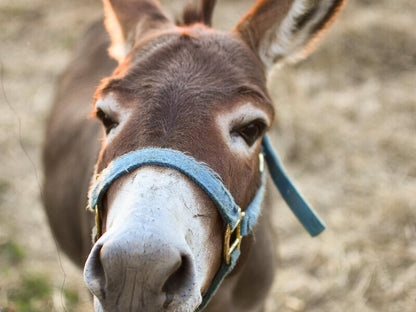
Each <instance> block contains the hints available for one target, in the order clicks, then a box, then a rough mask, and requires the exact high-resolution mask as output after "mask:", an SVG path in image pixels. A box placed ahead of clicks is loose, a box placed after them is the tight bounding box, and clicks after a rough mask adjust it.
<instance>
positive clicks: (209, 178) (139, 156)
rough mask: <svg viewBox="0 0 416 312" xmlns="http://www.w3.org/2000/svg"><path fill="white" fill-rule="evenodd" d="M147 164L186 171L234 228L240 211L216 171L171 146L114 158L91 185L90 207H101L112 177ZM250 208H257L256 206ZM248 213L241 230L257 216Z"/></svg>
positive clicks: (245, 229)
mask: <svg viewBox="0 0 416 312" xmlns="http://www.w3.org/2000/svg"><path fill="white" fill-rule="evenodd" d="M149 165H150V166H151V165H154V166H163V167H169V168H173V169H176V170H178V171H180V172H182V173H183V174H185V175H186V176H187V177H189V178H190V179H191V180H192V181H193V182H195V183H196V184H197V185H198V186H199V187H201V188H202V189H203V190H204V192H205V193H207V194H208V195H209V197H210V198H211V199H212V201H213V202H214V204H215V205H216V207H217V209H218V210H219V212H220V214H221V216H222V219H223V220H224V223H225V224H229V225H230V226H231V229H232V230H234V229H235V227H236V225H237V223H238V222H239V220H240V215H241V213H240V211H239V207H238V205H237V204H236V203H235V201H234V198H233V197H232V195H231V194H230V192H229V191H228V190H227V188H226V187H225V186H224V184H223V183H222V182H221V180H220V177H219V176H218V174H217V173H215V172H214V171H213V170H211V169H210V168H208V166H206V165H205V164H203V163H201V162H198V161H196V160H195V159H194V158H192V157H190V156H187V155H185V154H184V153H182V152H180V151H176V150H171V149H164V148H145V149H140V150H137V151H134V152H130V153H128V154H125V155H123V156H121V157H119V158H117V159H116V160H114V161H113V162H112V163H111V164H110V165H109V166H108V167H107V168H106V169H104V170H103V171H102V173H101V174H100V175H99V176H98V178H97V180H96V182H95V184H94V185H93V187H92V188H91V191H90V196H89V197H90V198H89V201H90V207H91V208H92V209H94V208H95V207H98V208H99V209H100V207H101V206H102V199H103V197H104V194H105V192H106V190H107V189H108V188H109V187H110V185H111V184H112V183H113V182H114V181H115V180H117V179H118V178H120V177H121V176H123V175H125V174H126V173H129V172H131V171H133V170H134V169H137V168H139V167H142V166H149ZM258 201H259V202H261V199H260V198H259V200H258ZM247 209H249V208H247ZM250 209H254V210H255V211H259V210H260V209H259V208H258V207H252V208H250ZM248 214H249V215H250V220H249V221H248V220H243V228H244V234H246V233H248V232H249V231H250V229H251V227H252V226H253V224H254V223H255V222H256V219H257V216H256V213H251V212H249V211H248ZM244 234H243V235H244Z"/></svg>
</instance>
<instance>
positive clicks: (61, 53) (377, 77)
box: [0, 0, 416, 312]
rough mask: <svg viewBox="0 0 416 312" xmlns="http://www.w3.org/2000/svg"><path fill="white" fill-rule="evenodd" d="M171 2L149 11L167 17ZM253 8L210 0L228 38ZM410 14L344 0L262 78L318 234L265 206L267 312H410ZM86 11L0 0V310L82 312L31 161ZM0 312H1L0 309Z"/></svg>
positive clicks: (81, 296) (415, 261) (414, 281)
mask: <svg viewBox="0 0 416 312" xmlns="http://www.w3.org/2000/svg"><path fill="white" fill-rule="evenodd" d="M182 2H183V1H178V0H175V1H167V0H166V1H162V3H163V4H164V5H165V6H166V8H167V9H169V11H170V12H173V14H175V12H178V11H179V8H180V7H181V6H182ZM253 3H254V1H241V0H219V1H218V6H217V8H216V14H215V16H216V18H215V23H214V25H215V26H216V27H218V28H221V29H230V28H231V27H233V25H235V23H236V22H237V21H238V19H239V18H240V17H241V16H242V15H243V14H244V13H245V12H246V11H248V9H249V8H250V7H251V6H252V5H253ZM415 12H416V2H415V1H414V0H395V1H389V0H377V1H375V0H349V1H348V3H347V5H346V7H345V9H344V10H343V12H342V13H341V15H340V17H339V18H338V20H337V21H336V22H335V24H334V25H333V27H332V28H331V29H330V30H329V32H328V33H327V35H326V36H325V38H324V40H323V41H322V43H321V45H320V46H319V48H318V49H317V50H316V51H315V53H313V54H312V55H311V57H309V58H308V59H307V60H305V61H303V62H301V63H299V64H297V65H296V66H292V67H285V68H283V69H280V70H275V71H273V72H272V73H271V77H270V78H271V79H270V80H269V89H270V93H271V95H272V97H273V99H274V102H275V104H276V110H277V120H276V125H275V127H274V129H273V130H272V132H273V133H272V138H273V141H274V144H275V146H276V148H277V150H278V151H279V154H280V156H281V157H282V158H283V161H284V163H285V165H286V167H287V169H288V171H289V172H290V173H291V175H292V176H293V177H294V179H295V180H296V181H297V184H298V186H299V188H300V189H301V190H302V192H303V193H304V194H305V196H306V197H307V198H308V200H309V201H310V202H311V203H312V204H313V205H314V207H315V209H316V210H317V211H319V214H320V215H321V217H322V218H323V219H324V220H325V221H326V223H327V225H328V230H327V231H325V232H324V234H323V235H321V236H319V237H318V238H314V239H312V238H310V237H309V236H308V234H307V233H306V232H305V231H304V230H303V229H302V227H301V226H300V224H299V223H298V222H297V221H296V220H295V218H294V217H293V216H292V214H291V212H290V211H289V209H287V207H286V206H285V204H284V203H283V202H282V201H281V199H280V198H279V197H278V196H277V195H276V198H277V199H276V207H275V210H274V211H275V212H274V218H273V220H272V221H273V224H274V227H275V231H276V235H277V238H278V241H277V240H276V243H277V244H278V245H279V269H278V271H277V276H276V280H275V284H274V287H273V290H272V293H271V295H270V298H269V300H268V303H267V311H268V312H272V311H276V312H292V311H308V312H309V311H360V312H365V311H391V312H397V311H403V312H406V311H409V312H410V311H412V312H413V311H416V218H415V214H416V36H415V29H416V18H415ZM101 14H102V7H101V2H100V1H99V0H72V1H64V0H55V1H47V0H0V65H1V77H0V78H1V81H0V307H3V308H6V307H7V311H19V312H21V311H91V307H92V304H91V302H90V296H89V294H88V292H87V291H86V290H85V288H84V285H83V280H82V275H81V272H80V271H79V270H77V269H76V268H74V267H73V266H72V265H71V264H70V263H69V261H68V260H67V259H66V257H65V256H64V255H63V254H62V253H60V252H59V250H58V248H57V246H56V243H55V241H54V239H53V237H52V236H51V234H50V231H49V228H48V225H47V224H46V218H45V214H44V212H43V210H42V205H41V200H40V198H41V195H40V186H41V184H42V168H41V165H40V151H41V146H42V140H43V136H44V128H45V120H46V118H47V115H48V111H49V109H50V106H51V103H52V100H53V96H54V90H55V89H54V86H55V83H56V80H57V78H58V77H59V74H60V73H61V72H62V71H63V69H64V68H65V66H66V64H67V62H68V61H69V59H70V56H71V51H72V50H73V48H74V45H75V43H76V41H77V38H78V37H79V36H80V34H81V33H82V31H83V30H84V29H85V27H86V26H87V25H88V24H89V23H90V22H91V21H93V20H95V19H97V18H98V17H99V16H101ZM0 311H3V310H2V309H1V308H0Z"/></svg>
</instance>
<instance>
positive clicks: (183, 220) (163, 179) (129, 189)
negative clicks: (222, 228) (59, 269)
mask: <svg viewBox="0 0 416 312" xmlns="http://www.w3.org/2000/svg"><path fill="white" fill-rule="evenodd" d="M178 195H179V196H178ZM206 197H207V195H206V194H205V193H204V192H203V191H202V190H200V189H199V188H198V187H197V186H196V185H194V184H193V182H191V181H190V180H189V179H187V178H186V177H185V176H183V175H182V174H181V173H179V172H177V171H175V170H173V169H169V168H157V167H143V168H140V169H137V170H136V171H134V172H132V173H131V174H129V175H128V176H126V177H123V178H122V179H121V181H118V182H117V183H116V184H115V185H114V186H112V187H111V188H110V190H109V191H108V195H107V201H108V217H107V224H106V228H107V229H106V232H105V234H104V235H103V236H102V237H101V238H100V239H99V240H98V241H97V242H96V244H95V245H94V247H93V249H92V251H91V253H90V255H89V257H88V260H87V262H86V265H85V269H84V277H85V281H86V284H87V286H88V288H89V289H90V290H91V292H92V293H93V294H94V303H95V311H112V312H113V311H195V310H196V309H197V307H198V306H199V305H200V303H201V301H202V295H201V292H202V291H203V290H204V289H206V286H207V285H208V284H209V282H210V279H212V275H213V274H212V273H213V272H210V270H209V269H208V268H210V267H212V265H211V264H212V262H215V260H214V257H215V258H217V257H218V252H220V251H218V252H215V249H216V248H217V247H216V246H218V242H217V244H213V241H215V239H214V240H211V239H210V241H209V242H208V241H206V240H207V239H206V238H208V237H209V238H212V237H213V233H211V229H212V227H210V223H211V224H213V223H215V222H216V223H219V222H218V220H217V218H218V217H219V216H217V215H216V214H212V211H215V209H213V208H212V207H211V206H210V205H212V204H211V201H210V200H209V198H206ZM206 211H211V216H210V215H209V214H207V213H206ZM202 221H203V222H202ZM214 237H215V235H214ZM215 245H216V246H215ZM214 273H215V272H214Z"/></svg>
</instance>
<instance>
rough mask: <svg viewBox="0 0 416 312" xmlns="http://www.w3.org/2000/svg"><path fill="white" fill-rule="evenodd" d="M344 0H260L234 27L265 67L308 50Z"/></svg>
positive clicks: (288, 59) (300, 54)
mask: <svg viewBox="0 0 416 312" xmlns="http://www.w3.org/2000/svg"><path fill="white" fill-rule="evenodd" d="M345 2H346V0H259V1H257V3H256V5H255V6H254V7H253V9H252V10H251V11H250V12H248V13H247V15H246V16H245V17H243V19H242V20H241V21H240V22H239V24H238V25H237V27H236V28H235V31H236V32H237V33H238V34H239V35H240V36H241V37H242V39H243V40H244V41H245V42H246V43H247V44H248V45H249V46H250V47H251V48H252V49H253V50H254V51H255V52H256V53H257V55H258V56H259V58H260V59H261V60H262V62H263V63H264V65H265V66H266V67H267V68H270V67H271V66H272V65H273V64H276V63H282V62H284V61H297V60H299V59H301V58H304V57H306V56H307V55H308V54H310V53H311V52H312V50H313V48H314V47H315V46H316V42H317V41H318V40H317V39H318V38H320V37H321V34H322V33H323V31H324V30H325V29H327V28H328V26H329V25H330V23H331V22H332V21H333V20H334V19H335V17H336V16H337V14H338V12H339V11H340V9H341V8H342V6H343V5H344V3H345Z"/></svg>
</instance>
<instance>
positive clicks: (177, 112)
mask: <svg viewBox="0 0 416 312" xmlns="http://www.w3.org/2000/svg"><path fill="white" fill-rule="evenodd" d="M196 2H197V1H196ZM214 3H215V1H212V0H211V1H210V0H201V1H200V2H197V3H195V4H190V5H188V6H187V7H186V9H185V12H184V15H183V21H182V22H180V23H177V24H174V23H173V22H172V21H170V19H169V18H168V17H167V16H166V14H165V13H164V12H163V11H162V9H161V8H160V6H159V4H158V2H157V1H151V0H147V1H146V0H104V6H105V13H106V26H107V29H108V30H109V32H110V35H111V38H112V46H111V48H110V53H111V54H112V55H113V56H114V57H115V58H116V59H117V60H118V61H119V66H118V67H117V68H116V70H115V71H114V73H113V74H112V76H110V77H108V78H106V79H104V80H103V81H102V83H101V85H100V86H99V88H98V90H97V92H96V95H95V114H96V116H97V117H98V118H99V119H100V120H101V122H102V124H103V126H104V129H105V135H104V139H103V144H102V149H101V153H100V157H99V160H98V162H97V165H96V170H97V176H100V174H101V173H102V172H103V170H108V168H112V166H113V162H114V161H116V160H117V159H119V158H120V156H122V155H127V154H129V153H131V152H133V151H137V150H142V149H146V148H157V149H158V150H160V149H164V150H166V149H168V150H173V151H179V152H181V153H182V154H183V155H186V157H188V158H191V159H193V160H194V161H195V162H198V163H202V164H203V165H201V166H203V167H204V168H209V169H207V170H209V171H212V172H215V173H214V175H215V176H218V180H221V181H222V183H223V185H224V186H225V188H226V189H227V190H228V191H229V193H231V195H232V197H233V199H234V201H235V203H236V204H237V205H238V206H239V207H241V208H242V210H245V209H246V207H247V206H248V205H249V204H250V202H251V201H252V199H253V197H254V196H255V195H256V193H257V190H258V188H259V187H260V185H261V173H260V170H259V153H260V148H261V141H262V137H263V135H264V133H265V132H266V131H267V129H268V128H269V127H270V126H271V124H272V122H273V117H274V109H273V106H272V104H271V101H270V97H269V95H268V92H267V90H266V78H265V77H266V71H267V70H268V69H269V68H270V66H272V65H274V64H278V63H280V64H281V63H283V62H285V61H291V60H295V59H299V58H300V57H302V56H305V55H307V53H308V52H309V51H310V50H311V49H310V48H311V46H312V44H313V43H314V41H315V39H316V38H317V36H318V35H319V34H320V33H321V32H322V30H324V29H325V27H326V26H327V25H328V23H329V22H330V20H331V19H332V17H333V16H334V15H335V14H336V13H337V11H338V10H339V8H340V7H341V5H342V3H343V1H342V0H333V1H331V0H329V1H314V0H281V1H277V0H276V1H268V0H266V1H258V2H257V4H256V5H255V6H254V8H253V9H252V10H251V11H250V12H249V13H248V14H247V15H246V16H245V17H243V18H242V20H241V21H240V22H239V24H238V25H237V26H236V27H235V29H233V30H232V31H231V32H220V31H216V30H213V29H212V28H210V22H211V15H212V11H213V7H214ZM105 168H107V169H105ZM128 171H129V172H125V173H123V175H122V176H120V177H119V176H117V179H114V181H112V183H111V185H109V186H108V188H107V189H106V190H105V192H104V193H103V195H102V198H101V205H100V208H99V210H100V211H99V214H98V223H99V224H101V226H100V227H101V228H102V231H103V233H104V234H103V235H102V236H101V237H99V239H98V240H97V241H96V243H95V245H94V247H93V249H92V251H91V253H90V256H89V258H88V260H87V263H86V266H85V280H86V283H87V286H88V287H89V289H90V290H91V292H92V293H93V294H94V297H95V306H96V311H139V310H140V311H162V310H163V311H165V310H166V311H194V310H195V309H197V308H198V306H199V305H200V304H201V302H202V300H203V297H204V295H205V293H206V292H207V291H208V289H209V288H210V286H211V283H212V280H213V279H214V277H215V276H216V274H217V272H218V270H219V268H220V266H221V264H222V262H223V242H224V227H225V226H224V222H223V218H222V217H221V215H220V213H219V212H218V210H217V207H216V204H215V203H214V201H213V200H212V198H211V197H210V196H209V195H207V193H206V191H204V190H203V188H201V186H200V185H198V183H195V181H193V180H192V179H190V178H189V177H188V176H187V175H186V174H183V173H181V172H180V170H179V171H178V170H176V169H174V168H168V167H166V166H159V165H157V164H156V165H155V164H152V163H150V164H147V165H146V166H140V167H138V168H136V169H134V170H128ZM91 208H94V207H91Z"/></svg>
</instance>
